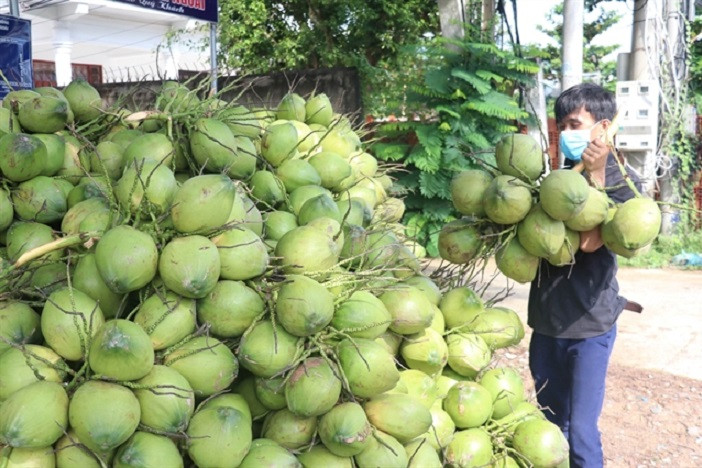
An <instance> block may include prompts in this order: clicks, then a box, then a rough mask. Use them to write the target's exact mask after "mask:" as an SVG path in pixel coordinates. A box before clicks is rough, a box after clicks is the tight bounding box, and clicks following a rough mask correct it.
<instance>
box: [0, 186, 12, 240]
mask: <svg viewBox="0 0 702 468" xmlns="http://www.w3.org/2000/svg"><path fill="white" fill-rule="evenodd" d="M14 214H15V212H14V207H13V206H12V198H11V197H10V193H9V192H8V191H7V190H5V189H2V188H0V232H3V231H5V230H6V229H7V228H8V227H10V224H12V221H13V218H14Z"/></svg>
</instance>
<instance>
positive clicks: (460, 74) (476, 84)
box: [451, 68, 492, 94]
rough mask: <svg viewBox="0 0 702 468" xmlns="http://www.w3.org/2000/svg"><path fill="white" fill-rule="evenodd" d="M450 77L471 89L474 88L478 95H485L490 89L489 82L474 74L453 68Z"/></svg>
mask: <svg viewBox="0 0 702 468" xmlns="http://www.w3.org/2000/svg"><path fill="white" fill-rule="evenodd" d="M451 76H453V77H455V78H459V79H461V80H463V81H466V82H467V83H468V84H470V85H471V86H472V87H473V88H475V90H476V91H477V92H478V93H479V94H486V93H488V92H490V90H491V89H492V86H490V82H488V81H485V80H482V79H480V78H478V77H477V76H476V75H475V74H473V73H470V72H468V71H466V70H462V69H459V68H454V69H453V70H451Z"/></svg>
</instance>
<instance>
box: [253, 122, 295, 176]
mask: <svg viewBox="0 0 702 468" xmlns="http://www.w3.org/2000/svg"><path fill="white" fill-rule="evenodd" d="M297 143H298V136H297V130H296V129H295V126H294V125H293V124H291V123H281V124H279V125H271V126H269V127H267V128H266V131H265V132H263V137H262V138H261V156H263V158H264V159H265V160H266V161H268V162H269V163H270V164H271V165H272V166H274V167H278V166H280V165H281V164H283V162H284V161H286V160H289V159H294V157H295V156H296V154H297Z"/></svg>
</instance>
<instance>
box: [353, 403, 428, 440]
mask: <svg viewBox="0 0 702 468" xmlns="http://www.w3.org/2000/svg"><path fill="white" fill-rule="evenodd" d="M363 409H364V410H365V412H366V416H367V417H368V420H369V421H370V423H371V424H373V426H375V427H376V428H378V429H380V430H381V431H383V432H386V433H388V434H390V435H391V436H393V437H395V438H396V439H397V440H398V441H400V443H407V442H409V441H410V440H412V439H414V438H416V437H419V436H420V435H422V434H424V433H425V432H426V431H427V430H428V429H429V427H430V426H431V413H429V409H428V408H427V407H426V406H424V405H423V404H422V403H421V402H420V401H419V400H418V399H416V398H414V397H413V396H410V395H405V394H401V393H386V394H383V395H378V396H376V397H374V398H372V399H371V400H369V401H367V402H366V403H365V404H364V405H363Z"/></svg>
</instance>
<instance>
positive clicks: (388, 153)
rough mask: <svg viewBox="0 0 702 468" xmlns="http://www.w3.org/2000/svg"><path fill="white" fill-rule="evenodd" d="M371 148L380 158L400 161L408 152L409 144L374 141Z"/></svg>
mask: <svg viewBox="0 0 702 468" xmlns="http://www.w3.org/2000/svg"><path fill="white" fill-rule="evenodd" d="M371 150H372V152H373V154H375V157H376V158H378V159H380V160H383V161H400V160H402V159H404V158H405V157H406V156H407V154H408V153H409V150H410V145H408V144H406V143H375V144H373V146H372V147H371Z"/></svg>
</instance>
